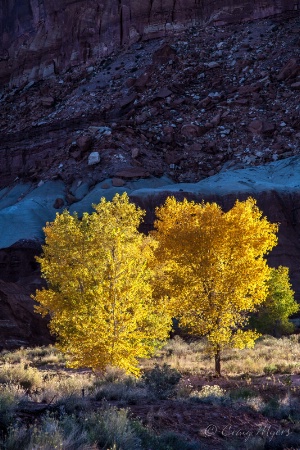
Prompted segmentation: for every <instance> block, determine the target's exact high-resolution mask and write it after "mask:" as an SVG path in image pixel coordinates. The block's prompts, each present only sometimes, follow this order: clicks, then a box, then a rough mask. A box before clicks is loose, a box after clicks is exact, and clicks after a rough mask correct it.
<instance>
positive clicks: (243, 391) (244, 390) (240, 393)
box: [229, 386, 257, 400]
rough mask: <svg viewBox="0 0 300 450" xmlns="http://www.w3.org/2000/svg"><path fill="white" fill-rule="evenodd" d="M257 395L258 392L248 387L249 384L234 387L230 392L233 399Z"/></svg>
mask: <svg viewBox="0 0 300 450" xmlns="http://www.w3.org/2000/svg"><path fill="white" fill-rule="evenodd" d="M256 395H257V393H256V392H254V391H253V390H252V389H250V388H248V387H247V386H245V387H240V388H238V389H234V390H232V391H230V393H229V396H230V398H232V399H233V400H238V399H248V398H252V397H256Z"/></svg>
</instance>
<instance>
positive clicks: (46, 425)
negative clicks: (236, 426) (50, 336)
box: [0, 335, 300, 450]
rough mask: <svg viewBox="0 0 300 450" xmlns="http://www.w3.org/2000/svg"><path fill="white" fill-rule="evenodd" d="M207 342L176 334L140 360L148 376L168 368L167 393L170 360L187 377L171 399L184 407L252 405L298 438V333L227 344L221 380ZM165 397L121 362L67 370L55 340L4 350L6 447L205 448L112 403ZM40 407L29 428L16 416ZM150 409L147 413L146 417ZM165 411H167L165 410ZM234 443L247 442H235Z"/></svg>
mask: <svg viewBox="0 0 300 450" xmlns="http://www.w3.org/2000/svg"><path fill="white" fill-rule="evenodd" d="M205 348H206V347H205V340H203V339H202V340H198V341H193V342H189V343H188V342H185V341H184V340H183V339H181V338H179V337H176V338H175V339H172V340H170V341H168V342H167V343H166V345H165V346H164V347H163V348H162V349H161V350H160V351H158V352H157V354H156V355H155V357H153V358H152V359H150V360H143V361H141V368H142V371H144V372H145V371H146V372H148V374H149V370H150V369H152V368H154V367H155V366H156V365H157V364H158V367H159V368H160V369H161V372H163V373H160V372H159V374H158V375H159V379H155V382H156V384H157V383H159V386H161V385H163V386H164V387H163V389H165V390H166V392H167V390H168V389H169V388H170V386H168V383H169V381H168V377H167V376H166V375H170V373H172V371H171V372H170V371H167V370H166V369H167V367H166V366H164V365H165V364H167V365H169V366H170V367H171V368H173V369H177V371H179V372H180V374H181V375H182V378H181V380H180V381H179V383H178V384H177V385H174V386H173V385H172V389H174V393H173V397H171V400H170V399H168V400H167V402H174V405H175V404H176V402H177V403H178V402H179V403H178V404H179V405H186V411H189V409H190V408H191V407H195V405H198V404H199V407H200V408H204V407H205V408H207V407H209V408H210V407H211V408H216V407H218V408H225V409H226V408H227V410H228V411H229V410H230V411H236V414H237V415H238V414H240V412H241V414H243V413H244V412H245V411H246V412H247V411H248V412H249V411H250V413H251V414H260V415H263V416H264V417H265V418H266V419H267V420H273V421H274V420H275V421H278V424H282V423H288V424H289V425H288V426H292V427H293V433H294V434H293V436H296V438H299V430H300V413H299V411H300V401H299V393H300V386H299V385H294V382H293V380H295V379H299V377H296V378H295V376H294V375H295V374H300V345H299V336H297V335H294V336H290V337H288V338H287V337H285V338H281V339H275V338H272V337H269V336H266V337H264V338H261V339H260V340H259V341H258V342H257V344H256V346H255V348H254V349H245V350H234V349H228V350H225V351H224V352H223V354H222V368H223V374H224V377H223V378H221V379H217V378H214V376H213V373H214V361H213V359H212V358H211V357H210V356H209V355H208V354H207V353H206V350H205ZM164 367H165V370H162V369H163V368H164ZM156 371H157V370H156ZM169 372H170V373H169ZM156 375H157V374H156ZM162 378H163V379H162ZM178 379H179V378H178ZM165 385H166V386H165ZM161 398H164V396H163V395H156V394H153V393H152V395H150V394H149V389H147V386H146V383H145V377H144V378H141V379H140V380H136V379H134V378H133V377H131V376H127V375H126V374H125V373H124V372H123V371H121V370H120V369H117V368H113V367H109V368H107V370H106V372H104V373H101V374H97V373H93V372H92V371H90V370H77V371H76V370H70V369H66V367H65V360H64V357H63V356H62V355H61V354H60V353H59V352H58V351H57V350H56V349H55V348H54V347H52V346H50V347H47V348H45V347H40V348H34V349H19V350H16V351H15V352H2V354H0V428H1V429H3V430H6V431H5V433H4V434H2V435H1V432H0V448H3V449H5V450H10V449H14V448H18V449H19V450H22V449H24V450H29V449H33V448H43V449H50V448H51V449H52V448H64V449H70V450H71V449H72V450H73V449H77V448H78V449H81V450H83V449H85V450H88V449H97V448H103V449H106V450H108V449H114V450H118V449H120V450H121V449H122V448H123V449H124V448H126V449H127V448H128V449H130V450H132V449H134V448H136V449H141V450H144V449H147V450H148V449H149V448H150V447H149V445H150V446H151V448H152V447H153V448H156V450H165V449H166V448H168V449H170V450H178V449H180V450H182V449H187V450H195V449H199V448H205V446H204V447H201V446H202V444H203V443H201V445H200V447H199V446H198V444H197V445H196V444H195V445H194V444H193V443H187V442H186V441H185V440H184V439H182V437H180V435H176V433H175V434H174V430H173V429H171V430H170V433H169V434H164V433H163V432H162V433H161V434H160V435H159V436H158V435H156V434H155V433H154V434H153V432H152V431H151V430H149V429H148V428H145V426H144V425H142V424H141V422H139V421H132V420H131V418H130V416H129V415H128V414H129V411H128V410H126V409H124V410H118V409H116V408H115V406H112V405H116V404H117V405H118V407H119V408H120V407H124V408H128V407H131V408H133V407H134V405H135V406H136V407H138V408H139V407H140V406H141V405H147V404H148V403H149V404H150V405H151V402H166V400H161ZM22 405H25V406H22ZM26 405H27V406H26ZM28 405H29V406H28ZM30 405H32V406H30ZM43 405H44V406H43ZM95 405H96V409H95ZM192 405H193V406H192ZM38 406H40V407H41V411H42V412H41V413H40V414H41V415H40V417H39V421H38V422H37V423H35V424H34V423H32V424H30V423H29V425H28V423H27V425H26V426H24V424H23V423H22V422H20V421H19V422H18V420H17V419H16V418H17V417H18V411H20V408H21V410H23V409H24V407H25V409H26V407H28V408H29V409H30V408H31V407H34V408H36V407H38ZM181 407H183V406H181ZM142 408H144V406H143V407H142ZM149 408H150V410H151V406H149ZM150 410H149V411H148V412H147V411H146V418H147V421H148V422H149V420H150V419H149V417H150V416H151V411H150ZM165 413H166V412H165V411H164V410H163V409H162V414H165ZM227 414H228V412H227ZM166 421H167V419H166ZM290 424H291V425H290ZM278 426H279V425H278ZM280 426H281V425H280ZM297 430H298V431H297ZM297 433H298V434H297ZM1 439H2V441H1ZM249 442H250V441H249ZM274 442H275V441H274ZM149 443H151V444H149ZM228 445H229V446H230V445H231V444H230V442H228ZM249 445H250V444H249ZM255 445H256V444H255ZM210 448H211V447H210ZM224 448H225V447H224ZM226 448H227V447H226ZM228 448H229V447H228ZM230 448H232V449H235V448H241V447H239V444H238V443H237V444H235V443H233V444H232V446H231V447H230ZM250 448H256V447H251V446H250V447H249V449H250ZM261 448H262V449H264V448H265V447H264V446H262V447H261ZM266 448H267V447H266ZM280 448H281V447H280ZM282 448H283V447H282Z"/></svg>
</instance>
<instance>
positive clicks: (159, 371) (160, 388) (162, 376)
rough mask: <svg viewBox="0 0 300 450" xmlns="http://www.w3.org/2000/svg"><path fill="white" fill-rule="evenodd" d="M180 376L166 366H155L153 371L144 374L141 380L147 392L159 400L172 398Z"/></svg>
mask: <svg viewBox="0 0 300 450" xmlns="http://www.w3.org/2000/svg"><path fill="white" fill-rule="evenodd" d="M180 378H181V374H180V373H179V372H178V371H177V370H176V369H172V368H171V367H170V366H169V365H168V364H164V365H163V366H159V365H158V364H156V365H155V367H154V369H152V370H150V371H148V372H146V373H145V374H144V375H143V377H142V379H143V381H144V382H145V384H146V386H147V388H148V391H149V392H150V393H151V394H153V395H155V396H156V397H158V398H160V399H164V398H169V397H172V396H173V395H174V393H175V389H176V386H177V384H178V383H179V381H180Z"/></svg>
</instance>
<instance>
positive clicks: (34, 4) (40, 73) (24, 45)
mask: <svg viewBox="0 0 300 450" xmlns="http://www.w3.org/2000/svg"><path fill="white" fill-rule="evenodd" d="M297 9H300V1H299V0H253V1H248V0H235V1H233V0H217V1H213V2H212V1H210V0H164V1H161V0H160V1H159V0H144V1H142V2H141V1H139V0H105V1H101V2H100V1H99V0H88V1H84V0H77V1H76V0H75V1H74V0H7V1H3V2H1V4H0V83H1V84H3V83H7V82H10V83H11V85H12V86H13V85H17V86H20V85H22V83H25V82H28V81H30V80H36V79H40V78H47V77H48V76H51V75H52V74H55V73H56V74H57V73H60V72H62V71H64V70H67V69H68V68H70V67H72V66H74V65H78V64H82V63H88V62H91V61H93V60H95V59H97V58H100V57H103V56H106V55H108V54H109V53H111V52H112V51H113V49H115V48H117V47H119V46H120V45H125V44H129V43H132V42H135V41H137V40H139V39H147V38H151V37H157V36H164V35H165V34H166V33H167V32H169V31H176V30H180V29H181V28H182V27H183V26H185V25H190V24H202V25H203V24H206V23H214V24H217V25H218V24H225V23H230V22H240V21H243V20H249V19H255V18H262V17H266V16H269V15H273V14H278V13H281V12H284V11H294V10H297Z"/></svg>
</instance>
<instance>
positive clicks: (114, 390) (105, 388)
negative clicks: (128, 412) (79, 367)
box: [94, 383, 147, 404]
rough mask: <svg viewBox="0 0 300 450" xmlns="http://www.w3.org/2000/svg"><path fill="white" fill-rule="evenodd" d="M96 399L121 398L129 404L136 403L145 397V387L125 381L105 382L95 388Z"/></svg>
mask: <svg viewBox="0 0 300 450" xmlns="http://www.w3.org/2000/svg"><path fill="white" fill-rule="evenodd" d="M94 397H95V398H96V400H103V399H105V400H119V401H120V400H123V401H126V402H128V403H130V404H136V403H138V402H139V401H143V400H144V399H145V398H146V397H147V391H146V390H145V388H142V387H139V386H136V385H132V386H130V385H126V384H125V383H106V384H102V385H100V386H99V387H98V388H96V389H95V392H94Z"/></svg>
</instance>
